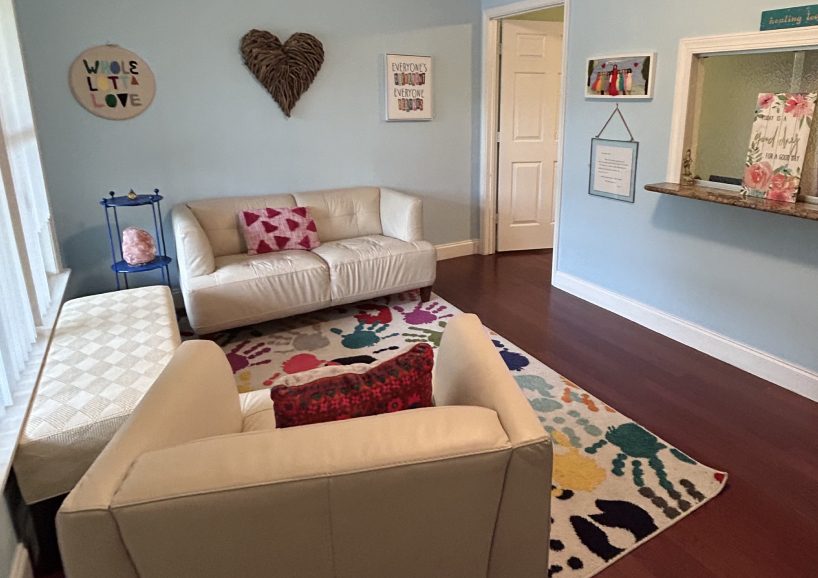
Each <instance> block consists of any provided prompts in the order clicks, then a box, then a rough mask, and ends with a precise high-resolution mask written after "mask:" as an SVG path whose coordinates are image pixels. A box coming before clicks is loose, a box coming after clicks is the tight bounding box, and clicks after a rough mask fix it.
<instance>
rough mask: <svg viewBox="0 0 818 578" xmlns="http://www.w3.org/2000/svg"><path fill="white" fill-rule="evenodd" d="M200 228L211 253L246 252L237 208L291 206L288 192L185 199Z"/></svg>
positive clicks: (220, 254)
mask: <svg viewBox="0 0 818 578" xmlns="http://www.w3.org/2000/svg"><path fill="white" fill-rule="evenodd" d="M187 206H188V208H190V210H191V211H192V212H193V214H194V215H195V217H196V219H197V220H198V221H199V224H200V225H201V226H202V229H204V232H205V234H206V235H207V238H208V239H209V240H210V246H211V248H212V249H213V255H214V256H215V257H224V256H226V255H235V254H237V253H246V252H247V247H246V245H245V244H244V237H242V234H241V231H240V230H239V219H238V216H237V215H238V213H239V211H252V210H253V209H257V208H259V207H294V206H295V199H294V198H293V196H292V195H257V196H253V197H226V198H224V199H205V200H203V201H191V202H188V203H187Z"/></svg>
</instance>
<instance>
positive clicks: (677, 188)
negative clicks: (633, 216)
mask: <svg viewBox="0 0 818 578" xmlns="http://www.w3.org/2000/svg"><path fill="white" fill-rule="evenodd" d="M645 190H648V191H653V192H654V193H663V194H666V195H674V196H677V197H685V198H688V199H697V200H699V201H709V202H711V203H720V204H722V205H733V206H735V207H744V208H745V209H755V210H756V211H765V212H767V213H778V214H779V215H788V216H790V217H799V218H801V219H810V220H812V221H818V205H813V204H811V203H804V202H797V203H783V202H780V201H770V200H767V199H760V198H758V197H745V196H743V195H742V194H741V193H740V192H734V191H727V190H724V189H715V188H712V187H703V186H700V185H680V184H678V183H653V184H650V185H645Z"/></svg>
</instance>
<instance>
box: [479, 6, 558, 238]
mask: <svg viewBox="0 0 818 578" xmlns="http://www.w3.org/2000/svg"><path fill="white" fill-rule="evenodd" d="M544 4H546V3H545V2H544ZM546 6H547V7H545V8H540V9H537V10H531V9H529V10H528V11H525V12H522V13H519V12H517V13H513V12H512V13H509V14H501V15H497V16H495V17H492V16H491V15H487V18H488V20H487V21H486V25H487V27H486V29H485V30H486V33H487V34H486V51H487V59H486V65H487V67H486V73H487V77H486V78H487V80H488V82H487V90H488V91H489V94H487V95H485V94H484V96H487V97H488V98H484V109H483V114H484V121H485V122H484V126H485V127H486V128H487V132H488V135H491V136H492V137H493V138H489V139H487V148H488V150H487V151H486V152H487V154H486V155H484V160H485V161H486V162H485V164H484V166H483V171H484V176H483V178H484V183H485V185H486V186H485V187H484V190H483V197H484V199H483V201H484V202H483V208H484V211H483V225H484V226H483V227H482V231H481V236H482V241H483V246H482V252H483V253H484V254H486V253H493V252H495V251H517V250H525V249H543V248H551V247H553V246H554V242H555V227H556V213H557V211H556V208H557V201H558V199H557V196H558V192H559V182H560V156H561V155H560V149H561V141H562V138H561V137H562V104H563V99H562V96H561V94H562V92H563V91H562V74H563V45H564V21H565V9H564V6H563V5H561V4H557V5H550V6H548V5H547V4H546ZM508 8H513V6H510V7H508Z"/></svg>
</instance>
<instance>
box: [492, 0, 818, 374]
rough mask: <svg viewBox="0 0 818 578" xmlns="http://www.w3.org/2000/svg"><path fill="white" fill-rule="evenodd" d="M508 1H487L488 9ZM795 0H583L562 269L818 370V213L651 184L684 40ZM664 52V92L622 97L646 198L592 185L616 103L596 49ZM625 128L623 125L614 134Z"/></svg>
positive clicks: (570, 114) (571, 95) (574, 51)
mask: <svg viewBox="0 0 818 578" xmlns="http://www.w3.org/2000/svg"><path fill="white" fill-rule="evenodd" d="M501 4H508V3H507V2H502V1H498V0H483V8H488V7H493V6H497V5H501ZM790 5H792V2H789V1H788V0H783V1H775V0H688V1H687V2H684V3H681V2H656V1H655V0H619V1H617V2H598V1H597V2H595V1H591V0H573V1H572V2H571V5H570V10H569V19H570V21H569V23H568V39H569V40H568V52H567V59H568V73H567V78H566V82H565V86H566V90H567V92H566V96H567V104H566V111H565V113H566V130H565V151H564V169H563V175H564V181H563V189H562V190H563V196H562V207H561V218H560V239H559V255H558V259H559V261H558V266H559V270H560V271H562V272H564V273H568V274H570V275H574V276H576V277H579V278H580V279H583V280H586V281H589V282H591V283H594V284H597V285H599V286H602V287H604V288H606V289H609V290H611V291H614V292H616V293H619V294H622V295H625V296H627V297H630V298H632V299H635V300H637V301H641V302H642V303H645V304H647V305H650V306H653V307H656V308H658V309H660V310H662V311H665V312H667V313H670V314H672V315H675V316H678V317H680V318H682V319H684V320H687V321H690V322H693V323H697V324H700V325H702V326H704V327H706V328H709V329H711V330H713V331H716V332H717V333H720V334H722V335H725V336H727V337H729V338H731V339H734V340H737V341H739V342H743V343H746V344H748V345H750V346H752V347H755V348H758V349H760V350H762V351H766V352H769V353H771V354H773V355H776V356H778V357H781V358H783V359H785V360H789V361H791V362H794V363H796V364H800V365H802V366H804V367H806V368H808V369H811V370H813V371H818V304H817V303H818V301H816V296H818V223H816V222H814V221H806V220H802V219H796V218H792V217H784V216H781V215H774V214H767V213H762V212H757V211H751V210H746V209H739V208H736V207H730V206H722V205H715V204H712V203H706V202H702V201H695V200H688V199H681V198H675V197H671V196H667V195H660V194H657V193H651V192H647V191H645V190H644V189H643V186H644V185H645V184H646V183H651V182H659V181H664V180H665V172H666V166H667V160H668V159H667V151H668V142H669V139H670V121H671V114H672V107H673V92H674V84H675V74H676V54H677V47H678V42H679V39H680V38H683V37H689V36H704V35H711V34H726V33H734V32H748V31H757V30H758V27H759V22H760V18H761V12H762V11H763V10H767V9H771V8H779V7H786V6H790ZM654 50H655V51H656V52H657V54H658V57H657V76H656V85H655V98H654V99H653V100H652V101H649V102H623V103H622V104H621V108H622V111H623V113H624V115H625V117H626V118H627V120H628V122H629V124H630V126H631V130H632V131H633V133H634V135H635V136H636V139H637V140H639V141H640V154H639V167H638V176H637V179H638V180H637V190H636V203H635V204H633V205H631V204H627V203H623V202H618V201H612V200H608V199H605V198H600V197H591V196H589V195H588V193H587V191H588V178H589V177H588V173H589V148H590V141H591V137H593V136H594V135H595V134H596V133H597V132H598V131H599V129H600V127H601V126H602V124H603V123H604V122H605V120H606V119H607V117H608V115H609V114H610V113H611V111H612V110H613V105H612V104H611V103H605V102H599V101H593V100H585V99H584V98H583V82H584V70H585V64H586V60H587V58H589V57H591V56H598V55H605V54H625V53H628V52H645V51H654ZM613 134H615V133H613Z"/></svg>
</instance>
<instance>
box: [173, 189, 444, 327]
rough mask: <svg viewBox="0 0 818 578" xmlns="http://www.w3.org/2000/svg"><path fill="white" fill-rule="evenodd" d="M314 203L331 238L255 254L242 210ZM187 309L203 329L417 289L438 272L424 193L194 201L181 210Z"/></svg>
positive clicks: (321, 230) (323, 235) (178, 228)
mask: <svg viewBox="0 0 818 578" xmlns="http://www.w3.org/2000/svg"><path fill="white" fill-rule="evenodd" d="M296 206H302V207H309V208H310V213H311V216H312V217H313V218H314V219H315V223H316V226H317V228H318V237H319V239H320V241H321V246H320V247H317V248H316V249H314V250H312V251H281V252H277V253H266V254H263V255H247V248H246V246H245V243H244V238H243V235H242V232H241V230H240V228H239V220H238V213H239V211H243V210H251V209H259V208H263V207H274V208H278V207H296ZM173 230H174V235H175V239H176V254H177V257H178V262H179V272H180V282H181V286H182V295H183V297H184V301H185V309H186V310H187V315H188V318H189V320H190V323H191V325H192V326H193V329H194V330H195V331H196V332H198V333H199V334H207V333H212V332H214V331H220V330H222V329H228V328H231V327H238V326H242V325H250V324H252V323H259V322H262V321H268V320H270V319H277V318H280V317H287V316H290V315H296V314H298V313H305V312H307V311H314V310H316V309H322V308H324V307H328V306H330V305H339V304H343V303H351V302H354V301H359V300H363V299H369V298H372V297H377V296H381V295H388V294H391V293H399V292H401V291H406V290H409V289H418V288H426V290H425V291H424V292H423V295H424V298H425V299H428V295H429V293H430V292H431V285H432V283H433V282H434V280H435V269H436V254H435V248H434V246H432V245H431V244H430V243H428V242H427V241H424V240H423V227H422V205H421V200H420V199H418V198H416V197H412V196H410V195H407V194H404V193H399V192H397V191H393V190H390V189H385V188H380V189H379V188H375V187H360V188H352V189H339V190H331V191H318V192H311V193H295V194H292V195H265V196H254V197H230V198H223V199H209V200H203V201H192V202H189V203H185V204H180V205H177V206H176V207H175V208H174V211H173Z"/></svg>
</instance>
